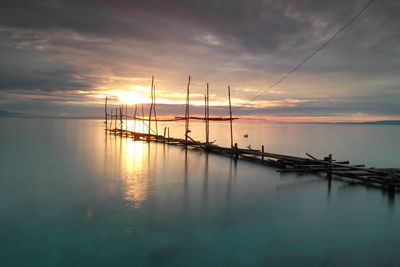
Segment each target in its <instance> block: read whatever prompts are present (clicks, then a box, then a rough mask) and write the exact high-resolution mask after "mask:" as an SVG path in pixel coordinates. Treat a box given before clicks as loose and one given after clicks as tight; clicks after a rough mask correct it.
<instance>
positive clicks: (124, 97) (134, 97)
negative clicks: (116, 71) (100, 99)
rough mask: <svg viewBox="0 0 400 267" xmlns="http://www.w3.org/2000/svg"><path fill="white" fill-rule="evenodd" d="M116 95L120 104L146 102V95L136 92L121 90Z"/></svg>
mask: <svg viewBox="0 0 400 267" xmlns="http://www.w3.org/2000/svg"><path fill="white" fill-rule="evenodd" d="M118 96H119V99H120V101H121V103H122V104H127V105H132V104H141V103H147V102H148V99H147V97H146V96H144V95H142V94H140V93H138V92H126V91H122V92H119V93H118Z"/></svg>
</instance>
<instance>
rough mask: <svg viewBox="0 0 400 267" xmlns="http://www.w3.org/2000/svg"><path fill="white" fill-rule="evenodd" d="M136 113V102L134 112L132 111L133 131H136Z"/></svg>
mask: <svg viewBox="0 0 400 267" xmlns="http://www.w3.org/2000/svg"><path fill="white" fill-rule="evenodd" d="M136 114H137V104H135V112H134V113H133V119H134V121H133V131H134V132H136Z"/></svg>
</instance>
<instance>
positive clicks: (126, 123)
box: [125, 104, 128, 130]
mask: <svg viewBox="0 0 400 267" xmlns="http://www.w3.org/2000/svg"><path fill="white" fill-rule="evenodd" d="M125 129H126V130H128V104H125Z"/></svg>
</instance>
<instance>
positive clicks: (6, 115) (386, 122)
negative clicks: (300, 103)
mask: <svg viewBox="0 0 400 267" xmlns="http://www.w3.org/2000/svg"><path fill="white" fill-rule="evenodd" d="M0 118H44V119H95V120H99V119H103V117H102V116H57V115H51V116H50V115H42V114H30V113H20V112H13V111H7V110H0ZM239 119H240V118H239ZM246 120H251V118H246ZM254 120H259V119H257V118H254ZM261 121H263V122H268V121H267V120H261ZM283 123H285V122H283ZM294 123H304V124H351V125H354V124H369V125H400V120H383V121H365V122H294Z"/></svg>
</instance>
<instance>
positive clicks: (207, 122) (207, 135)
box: [206, 83, 210, 145]
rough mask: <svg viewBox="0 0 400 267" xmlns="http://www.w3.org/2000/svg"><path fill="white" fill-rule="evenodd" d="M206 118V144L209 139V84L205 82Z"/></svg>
mask: <svg viewBox="0 0 400 267" xmlns="http://www.w3.org/2000/svg"><path fill="white" fill-rule="evenodd" d="M206 106H207V112H206V114H207V118H206V144H207V145H208V143H209V140H210V94H209V85H208V83H207V105H206Z"/></svg>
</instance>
